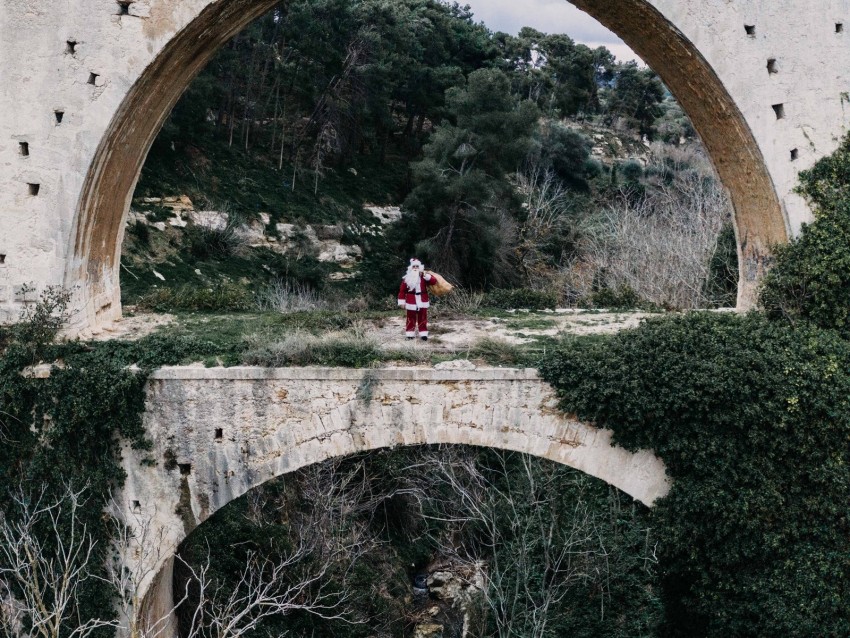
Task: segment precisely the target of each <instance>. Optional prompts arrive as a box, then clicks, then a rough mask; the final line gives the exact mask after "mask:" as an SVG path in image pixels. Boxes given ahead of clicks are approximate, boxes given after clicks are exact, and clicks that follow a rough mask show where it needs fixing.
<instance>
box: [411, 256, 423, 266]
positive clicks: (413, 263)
mask: <svg viewBox="0 0 850 638" xmlns="http://www.w3.org/2000/svg"><path fill="white" fill-rule="evenodd" d="M410 265H411V266H419V267H420V268H422V262H421V261H419V260H418V259H416V258H414V259H411V260H410Z"/></svg>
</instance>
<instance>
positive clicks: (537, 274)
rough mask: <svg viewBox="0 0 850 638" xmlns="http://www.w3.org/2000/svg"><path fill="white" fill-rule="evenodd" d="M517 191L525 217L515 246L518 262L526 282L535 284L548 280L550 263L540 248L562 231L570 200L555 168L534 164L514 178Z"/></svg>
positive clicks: (531, 284) (530, 284)
mask: <svg viewBox="0 0 850 638" xmlns="http://www.w3.org/2000/svg"><path fill="white" fill-rule="evenodd" d="M515 181H516V185H517V190H518V192H519V193H520V195H522V197H523V199H524V201H523V204H522V206H523V209H525V220H524V221H523V223H522V224H521V225H520V227H519V230H518V233H517V235H518V237H517V242H516V247H515V253H516V258H517V262H518V264H519V267H520V269H521V270H522V272H523V276H524V277H525V280H526V283H527V285H529V286H532V287H533V286H534V284H535V283H536V282H540V281H545V280H546V279H547V273H548V272H549V271H550V270H551V264H549V263H548V262H547V258H546V256H545V255H544V254H543V251H542V250H541V247H542V246H543V245H544V244H545V243H546V242H547V241H549V240H550V239H551V238H552V236H553V235H556V234H560V231H561V230H562V229H563V227H564V225H565V223H566V220H567V214H568V213H569V211H570V208H571V201H570V199H569V195H568V192H567V190H566V189H565V188H564V185H563V183H562V182H561V181H560V180H559V179H558V178H557V177H556V176H555V173H554V172H553V171H552V169H546V170H543V169H541V168H540V166H539V165H536V164H535V165H532V166H530V167H528V168H527V169H526V170H525V171H523V172H518V173H517V174H516V177H515Z"/></svg>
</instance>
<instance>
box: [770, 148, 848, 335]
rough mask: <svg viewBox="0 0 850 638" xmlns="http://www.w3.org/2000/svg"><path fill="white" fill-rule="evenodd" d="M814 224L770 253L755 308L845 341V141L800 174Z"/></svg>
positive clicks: (846, 255)
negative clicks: (837, 335) (816, 327)
mask: <svg viewBox="0 0 850 638" xmlns="http://www.w3.org/2000/svg"><path fill="white" fill-rule="evenodd" d="M800 180H801V185H800V188H799V192H800V193H801V194H803V195H804V196H806V197H808V198H809V201H810V202H811V203H812V205H813V207H814V213H815V219H814V222H813V223H811V224H806V225H804V226H803V228H802V230H801V232H800V235H799V237H797V238H796V239H794V240H793V241H791V242H790V243H789V244H787V245H784V246H778V247H776V248H775V249H774V254H775V260H774V264H773V266H772V268H771V269H770V271H769V272H768V273H767V275H766V277H765V278H764V282H763V286H762V291H761V303H762V305H763V306H764V308H765V310H766V311H767V312H768V314H769V315H770V316H772V317H783V318H786V319H788V320H790V321H792V322H793V321H799V320H806V321H811V322H814V323H815V324H817V325H819V326H821V327H823V328H833V329H836V330H839V331H841V333H842V334H843V335H844V336H845V337H847V336H850V138H848V139H847V140H845V142H844V144H843V146H842V147H841V148H840V149H839V150H838V151H837V152H836V153H835V154H834V155H833V156H831V157H827V158H824V159H822V160H820V161H819V162H818V163H817V164H816V165H815V166H814V167H813V168H812V169H811V170H808V171H804V172H803V173H801V174H800Z"/></svg>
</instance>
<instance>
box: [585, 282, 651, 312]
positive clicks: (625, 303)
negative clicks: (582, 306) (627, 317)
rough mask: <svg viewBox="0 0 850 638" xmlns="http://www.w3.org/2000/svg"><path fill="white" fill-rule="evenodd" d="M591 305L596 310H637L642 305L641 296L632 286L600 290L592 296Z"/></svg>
mask: <svg viewBox="0 0 850 638" xmlns="http://www.w3.org/2000/svg"><path fill="white" fill-rule="evenodd" d="M590 305H591V306H593V307H594V308H628V309H632V308H637V307H639V306H640V305H642V300H641V298H640V295H638V294H637V293H636V292H635V291H634V289H633V288H632V287H631V286H620V287H619V288H608V287H607V286H606V287H604V288H600V289H599V290H596V291H594V292H593V293H592V294H591V295H590Z"/></svg>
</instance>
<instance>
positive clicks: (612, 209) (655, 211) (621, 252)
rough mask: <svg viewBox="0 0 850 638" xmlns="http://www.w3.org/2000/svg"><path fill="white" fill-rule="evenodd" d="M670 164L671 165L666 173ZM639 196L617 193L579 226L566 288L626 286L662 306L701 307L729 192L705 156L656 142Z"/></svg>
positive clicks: (727, 215) (705, 300)
mask: <svg viewBox="0 0 850 638" xmlns="http://www.w3.org/2000/svg"><path fill="white" fill-rule="evenodd" d="M671 166H672V170H671ZM650 168H654V169H655V170H654V171H652V172H655V173H661V174H672V175H673V177H672V179H671V180H664V179H661V180H654V181H653V180H651V181H650V183H649V185H648V186H647V189H646V192H645V193H644V194H643V195H639V196H636V195H635V193H634V192H632V191H630V190H629V189H621V191H620V193H619V194H618V195H617V196H616V197H615V199H614V200H613V201H611V202H610V203H609V205H608V206H607V208H605V209H604V210H603V212H602V213H601V215H599V216H597V217H596V218H595V219H594V220H592V221H591V224H590V225H589V227H588V228H586V229H585V230H584V233H583V234H584V235H585V238H586V239H585V242H584V246H583V248H582V253H583V255H582V258H581V261H580V263H579V264H573V265H571V267H570V270H571V272H572V274H573V275H574V276H573V277H572V279H571V281H570V283H571V285H572V286H573V287H575V288H578V289H579V291H580V293H579V294H581V293H584V294H585V295H586V294H588V293H589V292H590V288H591V285H596V286H598V285H600V284H601V285H603V286H605V287H609V288H612V289H618V288H626V287H628V288H630V289H632V290H633V291H635V292H636V293H637V294H638V296H639V297H640V298H642V299H646V300H648V301H652V302H654V303H656V304H658V305H660V306H664V307H669V308H676V309H690V308H704V307H706V306H707V305H708V304H709V303H710V302H711V301H712V300H711V299H708V298H707V297H706V284H707V282H708V280H709V277H710V275H711V270H710V267H711V261H712V258H713V256H714V254H715V252H716V250H717V247H718V238H719V236H720V233H721V230H722V229H723V226H724V224H728V223H730V222H731V219H732V207H731V203H730V202H729V198H728V195H727V193H726V191H725V189H724V188H723V186H722V185H721V184H720V181H719V180H718V179H717V177H716V176H715V174H714V172H713V170H712V169H711V167H710V165H709V164H708V161H707V160H706V159H705V158H703V157H701V156H699V155H698V154H696V153H695V152H693V151H690V150H683V149H671V148H669V147H663V148H662V147H655V149H654V155H653V159H652V163H651V165H650Z"/></svg>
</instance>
